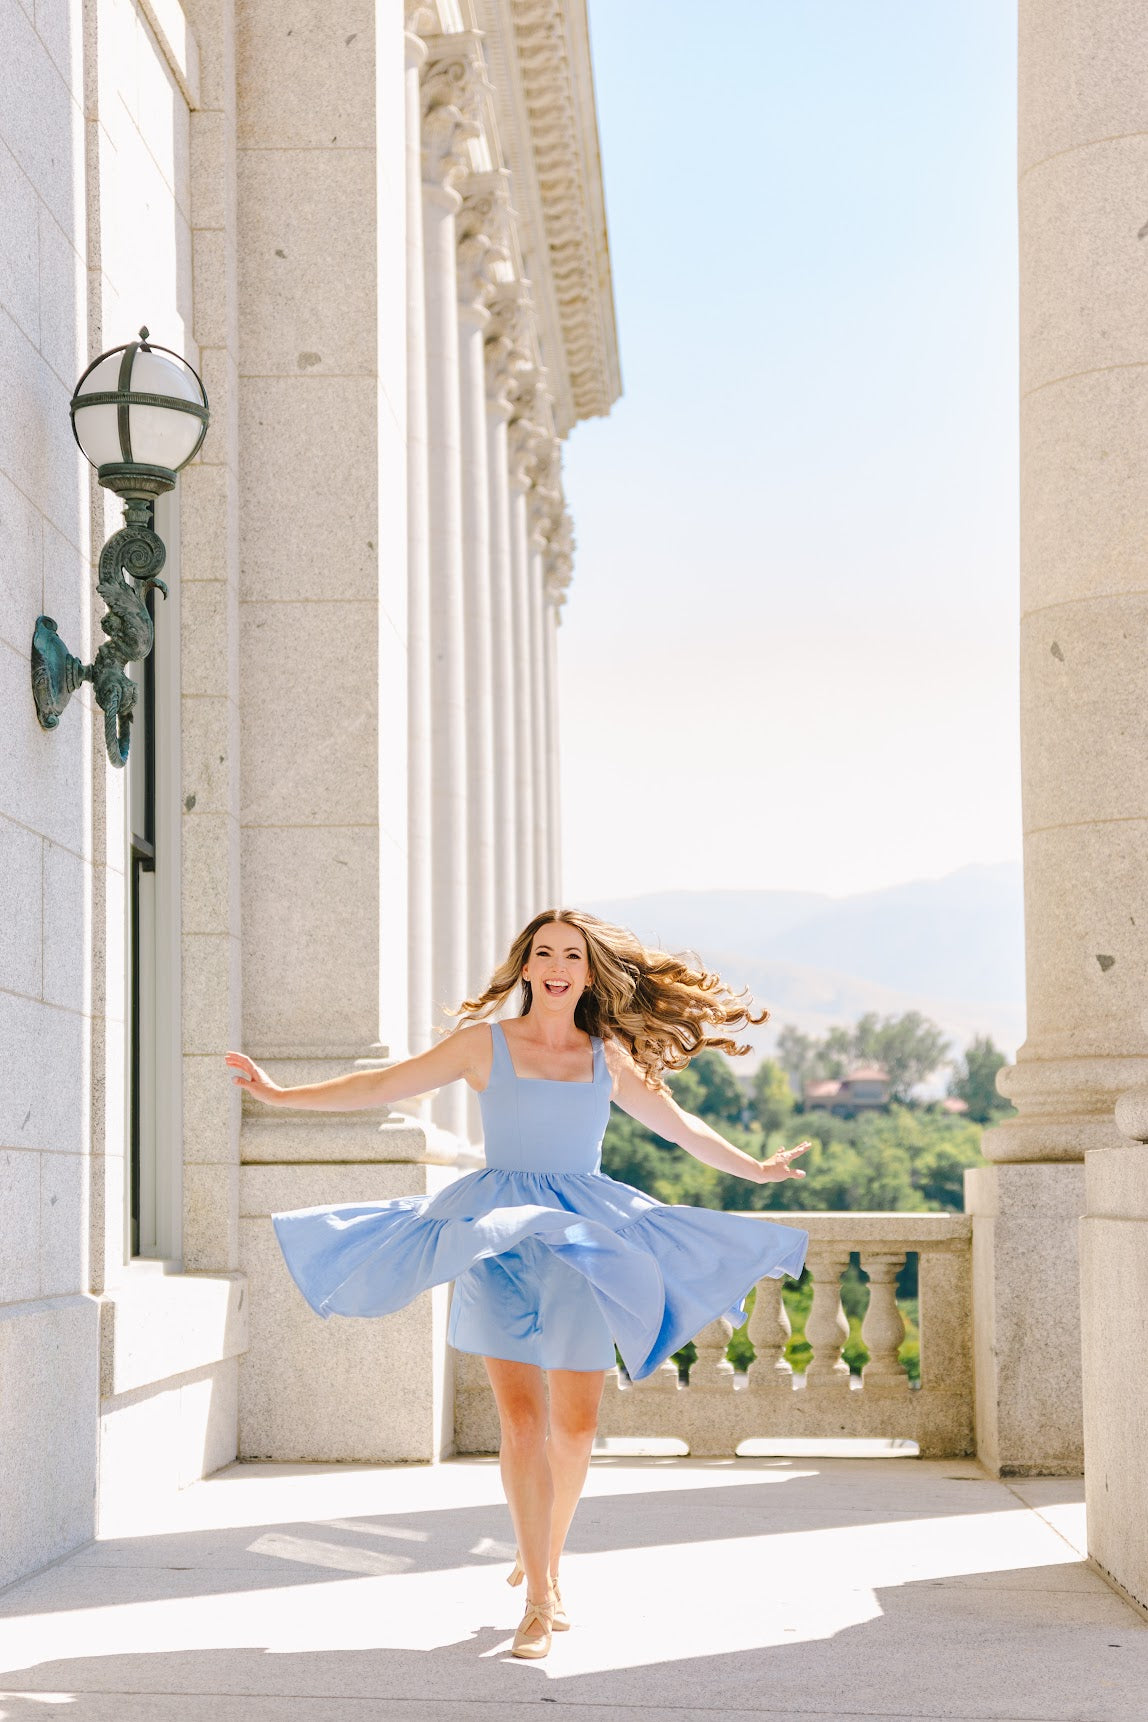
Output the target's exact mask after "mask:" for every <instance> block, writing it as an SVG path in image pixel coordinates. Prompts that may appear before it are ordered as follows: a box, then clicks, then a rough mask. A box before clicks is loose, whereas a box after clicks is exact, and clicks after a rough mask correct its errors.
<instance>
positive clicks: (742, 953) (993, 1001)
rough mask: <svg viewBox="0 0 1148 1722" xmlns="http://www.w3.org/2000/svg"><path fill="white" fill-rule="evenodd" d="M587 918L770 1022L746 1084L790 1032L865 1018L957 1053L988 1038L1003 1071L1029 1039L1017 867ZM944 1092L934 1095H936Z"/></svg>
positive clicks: (692, 896)
mask: <svg viewBox="0 0 1148 1722" xmlns="http://www.w3.org/2000/svg"><path fill="white" fill-rule="evenodd" d="M586 906H587V908H589V909H590V910H591V911H592V912H593V913H594V914H596V915H601V916H602V917H603V918H604V919H606V920H610V921H616V922H620V923H621V924H622V925H623V926H627V927H632V928H633V930H634V932H636V933H637V934H638V936H639V937H640V938H642V939H643V940H645V941H646V942H647V943H649V944H654V945H657V946H659V947H660V948H661V949H663V950H671V951H682V950H692V951H694V952H696V953H697V955H698V956H699V957H700V958H701V959H702V961H703V962H704V964H705V965H706V967H707V968H709V969H716V970H717V971H718V972H719V973H720V974H721V976H722V978H723V979H724V980H726V981H727V982H728V983H729V985H730V986H732V987H735V988H738V987H741V986H748V987H749V989H750V991H751V992H752V994H753V997H754V1001H755V1004H756V1006H757V1007H758V1008H760V1006H762V1005H766V1006H768V1008H769V1010H770V1012H771V1021H770V1022H768V1023H765V1024H763V1025H762V1027H761V1028H759V1029H750V1030H748V1031H747V1032H746V1034H745V1036H744V1038H745V1039H746V1040H747V1041H749V1042H750V1043H751V1044H752V1045H753V1046H754V1048H755V1053H754V1055H753V1056H752V1057H751V1058H747V1059H746V1061H745V1063H744V1064H743V1065H740V1066H739V1069H740V1070H741V1071H743V1072H748V1071H749V1070H750V1069H751V1068H752V1065H754V1064H756V1062H757V1059H758V1058H759V1057H761V1056H763V1055H765V1056H768V1054H769V1053H770V1052H772V1050H773V1045H774V1041H775V1039H776V1035H777V1031H778V1029H780V1028H782V1027H784V1025H785V1024H786V1023H796V1024H797V1026H798V1027H799V1028H801V1029H804V1030H805V1032H806V1033H809V1034H824V1032H825V1031H826V1029H828V1028H829V1027H831V1026H832V1025H833V1024H835V1023H841V1024H849V1023H852V1022H854V1021H856V1019H857V1018H858V1017H859V1016H861V1015H862V1014H863V1013H864V1012H865V1011H869V1010H873V1011H877V1012H878V1013H879V1014H880V1015H881V1016H899V1015H900V1014H901V1013H902V1012H903V1011H908V1010H919V1011H921V1012H922V1013H923V1014H924V1015H925V1016H928V1017H931V1018H932V1020H933V1021H934V1022H936V1023H938V1024H939V1026H940V1027H941V1028H942V1029H943V1030H944V1031H945V1033H946V1034H947V1035H948V1036H949V1038H950V1040H951V1041H952V1042H953V1048H954V1051H955V1052H960V1051H962V1050H963V1049H964V1047H965V1046H967V1045H968V1043H969V1041H970V1040H971V1039H972V1037H973V1035H974V1034H991V1035H992V1037H993V1039H994V1040H995V1041H996V1043H997V1045H998V1046H999V1047H1000V1048H1001V1050H1002V1052H1004V1053H1005V1054H1006V1055H1007V1057H1008V1058H1009V1059H1012V1058H1013V1057H1014V1056H1015V1054H1016V1050H1017V1047H1018V1046H1019V1045H1020V1043H1021V1042H1022V1041H1023V1039H1024V1032H1025V1030H1024V910H1023V894H1022V879H1021V869H1020V865H1019V863H1015V862H1003V863H1000V864H997V865H993V866H968V867H961V868H959V869H958V870H957V871H956V872H954V873H949V874H946V875H945V877H944V878H941V879H919V880H915V881H913V882H912V883H911V884H907V885H893V886H890V887H889V888H888V889H886V890H883V891H865V892H862V893H860V894H858V895H857V896H852V897H827V896H822V895H820V894H818V893H816V892H812V891H659V892H652V893H650V894H649V895H646V896H637V897H616V898H609V899H599V900H597V901H593V902H590V903H588V904H587V905H586ZM938 1086H943V1083H940V1084H938Z"/></svg>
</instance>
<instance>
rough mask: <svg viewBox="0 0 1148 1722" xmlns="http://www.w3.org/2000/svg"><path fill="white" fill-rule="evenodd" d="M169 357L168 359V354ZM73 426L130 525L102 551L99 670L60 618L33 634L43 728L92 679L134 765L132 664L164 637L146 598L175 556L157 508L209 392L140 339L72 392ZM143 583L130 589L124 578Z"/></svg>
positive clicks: (121, 756) (119, 761)
mask: <svg viewBox="0 0 1148 1722" xmlns="http://www.w3.org/2000/svg"><path fill="white" fill-rule="evenodd" d="M164 354H167V355H168V356H167V357H166V358H165V357H163V356H162V355H164ZM71 413H72V430H73V432H74V433H75V438H76V441H77V442H78V443H79V445H80V448H81V450H82V451H83V453H84V455H85V456H86V458H87V459H88V460H89V461H90V462H91V463H92V465H93V466H94V467H95V469H96V477H97V478H98V479H99V481H100V483H101V484H102V485H105V486H106V487H107V489H108V490H114V491H115V492H116V494H117V495H118V496H120V497H122V498H123V504H124V522H125V524H124V525H123V526H122V527H121V528H120V530H119V531H118V532H114V533H113V534H112V536H111V537H110V538H109V539H108V541H107V543H106V544H105V545H104V548H103V550H102V552H101V553H100V574H99V579H98V580H97V582H96V589H97V591H98V592H99V594H100V596H101V598H102V599H103V600H104V603H105V604H106V605H107V607H108V613H107V615H106V616H103V617H101V619H100V626H101V628H102V629H103V630H104V633H105V634H106V635H107V636H108V637H107V639H106V640H105V642H104V644H103V645H102V646H101V647H100V649H99V651H98V652H97V653H96V656H95V661H94V662H93V663H91V664H81V663H80V661H79V659H78V658H73V657H72V655H71V653H70V652H69V651H68V649H67V647H66V646H65V645H64V642H63V641H62V640H61V638H60V636H59V634H58V633H57V632H56V624H55V622H54V621H53V620H52V618H51V616H38V617H37V618H36V631H35V634H34V635H33V637H32V695H33V698H34V699H35V701H36V715H37V717H38V718H39V720H40V727H41V729H55V727H56V725H57V724H58V723H59V721H60V713H61V712H62V711H63V709H64V707H65V706H66V705H67V703H68V701H69V700H70V699H71V697H72V695H73V694H74V693H75V691H76V689H77V688H78V687H79V686H80V683H81V682H91V684H92V689H93V691H94V693H95V697H96V702H97V704H98V705H99V706H100V708H101V709H102V711H103V714H104V741H105V744H106V746H107V750H108V758H109V759H110V760H111V762H112V764H113V765H117V766H122V765H125V764H126V763H127V757H128V749H129V747H130V745H131V722H132V708H133V706H134V705H135V702H136V686H135V683H134V682H132V681H131V680H130V679H129V678H128V677H127V676H125V675H124V666H125V665H126V664H134V663H139V662H140V661H141V660H142V659H143V658H146V657H147V655H148V653H149V652H150V651H151V649H152V646H153V644H154V641H155V632H154V629H153V627H152V620H151V617H150V616H149V615H148V611H147V604H146V602H145V599H146V598H147V594H148V592H149V591H150V589H151V587H153V586H158V587H159V589H160V591H161V592H162V593H163V595H164V597H165V598H166V597H167V587H166V586H165V585H164V583H163V581H162V580H160V579H158V578H157V576H158V574H159V571H160V569H161V568H162V567H163V565H164V560H165V558H166V555H167V552H166V550H165V549H164V545H163V540H162V539H161V538H159V537H158V536H157V535H156V533H155V532H153V531H152V528H151V525H150V520H151V505H152V503H153V502H154V500H155V498H156V497H157V496H162V495H163V493H164V492H165V491H167V490H171V488H172V487H173V485H174V484H175V475H176V473H177V472H178V471H179V470H180V468H181V467H183V466H186V465H187V463H188V461H189V460H190V459H191V457H192V455H193V454H195V453H196V452H197V450H198V449H199V446H200V444H201V443H202V442H203V439H204V437H205V436H206V435H207V423H208V410H207V394H206V392H205V390H204V387H203V384H202V383H201V382H200V380H199V377H198V375H197V374H196V372H195V371H193V370H192V368H191V366H190V365H189V364H188V363H187V361H186V360H185V359H181V358H180V356H179V354H178V353H174V352H172V350H171V348H170V347H155V346H152V345H151V344H150V342H149V341H148V332H147V330H146V329H141V330H140V333H139V340H138V341H129V342H128V343H127V344H126V346H123V347H113V348H112V350H111V351H110V352H108V353H101V355H100V357H99V358H98V359H96V360H94V361H93V362H92V364H90V365H89V366H88V368H87V370H86V371H85V372H84V374H83V376H82V377H81V378H80V380H79V382H78V383H77V384H76V392H75V394H74V395H73V396H72V405H71ZM125 573H126V574H130V575H131V577H132V579H133V580H136V581H138V582H139V583H140V584H139V586H138V588H136V587H132V586H129V585H128V583H127V581H126V580H125V579H124V574H125Z"/></svg>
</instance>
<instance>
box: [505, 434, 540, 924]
mask: <svg viewBox="0 0 1148 1722" xmlns="http://www.w3.org/2000/svg"><path fill="white" fill-rule="evenodd" d="M533 444H534V427H533V426H532V425H531V424H530V423H529V421H527V420H525V419H521V418H516V419H512V420H511V424H510V433H509V445H510V573H511V586H512V597H513V615H512V628H513V651H514V675H513V681H512V683H511V694H512V701H513V708H514V808H515V829H514V849H515V869H514V870H515V887H516V890H517V893H518V907H517V912H516V914H515V921H516V922H517V924H518V925H519V926H522V925H524V924H525V923H526V922H527V921H528V920H529V919H530V917H531V916H532V915H534V914H535V913H536V911H537V909H538V908H539V907H540V906H541V905H540V904H539V903H538V902H537V900H536V881H535V874H534V757H533V751H532V744H531V736H530V714H531V692H532V690H531V667H530V660H531V632H530V525H529V520H528V518H527V514H528V511H527V500H526V499H527V493H528V491H529V489H530V472H529V462H530V459H531V454H532V450H533Z"/></svg>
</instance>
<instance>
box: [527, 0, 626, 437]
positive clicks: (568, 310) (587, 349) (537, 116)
mask: <svg viewBox="0 0 1148 1722" xmlns="http://www.w3.org/2000/svg"><path fill="white" fill-rule="evenodd" d="M509 7H510V13H511V17H512V19H513V25H514V33H515V43H516V48H517V57H518V64H519V68H520V75H521V82H522V92H523V97H524V101H525V106H526V111H527V114H528V117H529V125H530V140H531V144H532V148H533V156H534V164H535V172H536V175H537V183H538V188H539V192H540V197H541V215H542V223H543V227H544V233H545V241H546V248H547V252H548V255H549V263H550V271H551V275H552V278H553V285H554V291H555V295H556V298H557V303H558V316H559V322H560V325H561V332H562V342H563V346H564V349H565V362H566V368H567V370H568V374H569V381H570V389H571V393H572V397H573V408H574V416H575V417H576V418H586V417H590V416H593V415H597V414H601V413H606V412H608V411H609V410H610V406H611V404H612V403H613V401H614V400H616V399H617V396H618V394H619V392H620V388H621V384H620V379H619V377H618V366H617V341H616V335H615V331H614V322H613V304H612V300H611V298H610V296H609V292H608V290H607V292H606V293H605V294H603V291H602V286H601V283H602V280H603V273H604V271H603V264H604V263H606V264H607V267H608V253H607V249H606V231H605V211H604V206H603V204H602V197H601V177H600V170H599V169H598V163H597V128H596V125H594V124H593V108H592V92H591V105H590V107H589V118H588V117H587V112H586V109H587V90H586V89H585V87H584V85H585V83H586V82H587V81H588V79H589V43H588V41H586V42H585V43H583V41H582V36H581V32H582V31H583V30H584V24H585V7H584V6H578V5H572V4H571V3H570V0H509ZM575 43H576V45H577V49H578V50H579V51H577V52H575V51H574V49H573V47H572V44H575ZM583 59H584V60H585V65H584V66H583V65H582V64H581V63H580V62H581V61H582V60H583ZM607 279H608V277H607Z"/></svg>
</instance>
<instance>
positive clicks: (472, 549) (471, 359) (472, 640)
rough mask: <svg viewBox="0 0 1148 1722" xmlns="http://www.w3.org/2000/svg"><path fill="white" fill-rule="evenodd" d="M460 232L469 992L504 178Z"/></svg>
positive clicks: (481, 840) (473, 1130) (485, 730)
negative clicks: (493, 344)
mask: <svg viewBox="0 0 1148 1722" xmlns="http://www.w3.org/2000/svg"><path fill="white" fill-rule="evenodd" d="M462 192H463V203H462V209H461V210H460V212H459V215H458V217H457V228H458V315H459V400H460V407H461V420H460V423H461V431H462V441H461V447H462V572H463V592H464V600H463V603H464V623H465V631H466V743H467V754H466V778H467V867H468V875H467V886H468V890H467V965H466V974H467V979H466V994H467V996H468V997H474V995H475V994H476V993H477V992H479V991H481V989H482V988H483V987H484V986H485V984H486V982H487V980H488V979H489V977H490V973H491V969H492V968H493V960H494V641H493V634H492V593H491V557H490V548H491V547H490V469H489V449H488V445H487V428H486V350H485V348H486V331H487V328H488V327H489V325H490V321H491V317H490V312H489V310H488V309H487V301H488V300H489V298H490V296H491V294H492V292H493V289H494V277H493V271H494V270H495V269H496V268H497V266H498V265H499V264H500V263H502V262H504V261H505V260H506V257H507V252H506V250H505V247H504V246H502V245H501V244H499V242H498V241H499V239H500V238H501V236H502V230H503V228H504V225H505V211H506V200H507V193H506V185H505V175H504V174H502V173H487V174H471V175H470V176H469V177H468V178H467V180H466V181H465V182H464V183H463V186H462ZM464 1099H465V1101H466V1106H467V1135H468V1137H469V1138H470V1139H471V1140H472V1141H478V1140H480V1139H481V1136H482V1114H481V1111H480V1108H479V1103H478V1096H477V1094H474V1093H470V1092H466V1093H465V1094H464Z"/></svg>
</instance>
